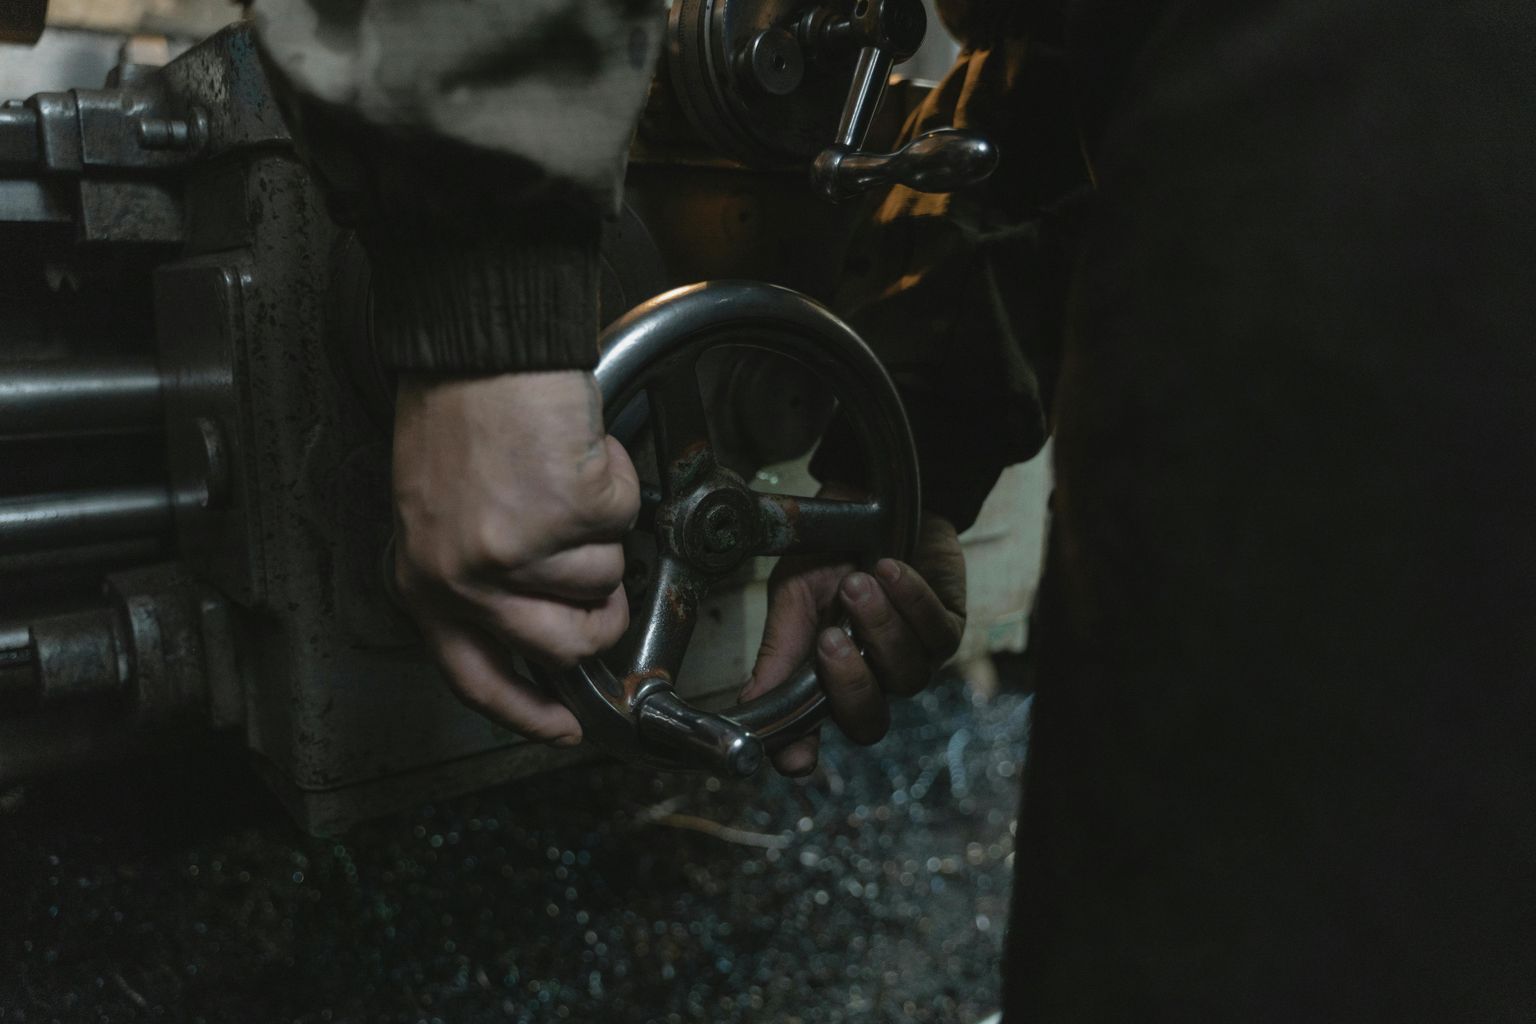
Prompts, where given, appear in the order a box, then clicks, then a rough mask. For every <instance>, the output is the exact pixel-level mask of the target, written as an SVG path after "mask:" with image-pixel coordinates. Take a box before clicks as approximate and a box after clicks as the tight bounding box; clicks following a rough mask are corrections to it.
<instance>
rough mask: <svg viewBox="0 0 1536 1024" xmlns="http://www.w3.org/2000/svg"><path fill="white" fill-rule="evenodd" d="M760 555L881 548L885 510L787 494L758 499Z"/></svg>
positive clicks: (871, 504) (872, 504) (859, 503)
mask: <svg viewBox="0 0 1536 1024" xmlns="http://www.w3.org/2000/svg"><path fill="white" fill-rule="evenodd" d="M757 507H758V516H759V520H760V522H761V526H762V542H761V544H760V545H759V547H758V548H757V552H756V553H757V554H760V555H799V554H809V553H812V552H827V553H833V552H840V551H846V552H849V553H856V552H864V551H871V550H875V549H878V548H880V547H882V546H883V542H884V539H885V528H886V517H887V510H886V508H885V506H884V505H882V504H881V503H880V502H878V501H833V500H831V499H829V498H797V497H795V496H794V495H790V494H760V495H758V496H757Z"/></svg>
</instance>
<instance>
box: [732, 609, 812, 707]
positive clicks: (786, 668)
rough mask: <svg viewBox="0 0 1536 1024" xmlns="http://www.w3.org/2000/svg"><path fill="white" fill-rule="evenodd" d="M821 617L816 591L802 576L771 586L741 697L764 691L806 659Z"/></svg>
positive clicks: (772, 686)
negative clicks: (760, 639)
mask: <svg viewBox="0 0 1536 1024" xmlns="http://www.w3.org/2000/svg"><path fill="white" fill-rule="evenodd" d="M820 619H821V617H820V614H819V611H818V609H817V606H816V598H815V595H814V594H813V593H812V591H811V588H810V586H809V585H807V583H806V581H805V580H803V579H790V580H786V581H785V582H784V583H783V584H782V585H780V586H777V587H774V588H773V590H772V592H771V595H770V597H769V600H768V620H767V622H766V623H764V625H763V642H762V644H761V645H760V646H759V647H758V649H757V661H756V662H755V663H754V664H753V666H752V675H751V678H749V679H748V680H747V685H746V686H745V687H743V689H742V691H741V696H740V699H741V700H750V699H752V698H753V697H757V696H760V695H761V694H764V693H767V692H768V691H769V690H771V689H773V688H774V687H775V686H778V685H779V684H780V683H782V682H784V680H786V679H788V678H789V677H790V675H791V674H792V673H793V672H794V671H795V670H796V669H797V668H799V667H800V666H801V665H803V664H804V663H805V660H806V659H807V658H809V657H810V656H811V649H812V647H813V645H814V644H815V642H816V633H817V628H818V626H819V625H820Z"/></svg>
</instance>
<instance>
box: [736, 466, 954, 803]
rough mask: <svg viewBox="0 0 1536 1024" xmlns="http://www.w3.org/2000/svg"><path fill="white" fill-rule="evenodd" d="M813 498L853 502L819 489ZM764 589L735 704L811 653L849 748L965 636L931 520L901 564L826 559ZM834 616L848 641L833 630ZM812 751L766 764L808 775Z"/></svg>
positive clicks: (945, 544)
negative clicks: (758, 629)
mask: <svg viewBox="0 0 1536 1024" xmlns="http://www.w3.org/2000/svg"><path fill="white" fill-rule="evenodd" d="M820 496H821V497H828V498H856V497H859V496H860V495H859V493H858V492H857V491H856V490H853V489H851V488H847V487H843V486H839V485H835V484H829V485H827V486H826V487H823V488H822V490H821V494H820ZM768 587H769V597H768V621H767V624H766V626H765V627H764V630H763V643H762V647H761V648H760V649H759V651H758V655H757V663H756V664H755V665H754V666H753V668H752V678H751V679H750V680H749V681H748V683H747V685H746V688H745V689H744V690H742V694H741V696H742V699H744V700H746V699H750V698H752V697H756V696H758V695H759V694H761V693H765V692H767V691H768V690H771V689H773V688H774V687H775V686H778V685H780V684H781V683H783V682H784V681H785V680H786V679H788V678H789V677H790V676H791V675H792V674H793V673H794V672H795V671H796V670H797V669H798V668H799V667H800V666H801V665H802V664H804V663H805V661H806V659H807V658H809V657H810V656H811V652H812V649H813V648H814V650H815V657H816V669H817V672H818V674H819V675H820V677H821V682H822V686H823V687H825V689H826V693H827V703H828V705H829V706H830V709H831V713H832V720H833V722H835V723H836V724H837V726H838V727H839V728H840V729H842V730H843V732H844V733H845V734H847V736H848V738H849V739H851V740H853V741H854V742H855V743H861V744H869V743H874V742H875V741H877V740H879V739H880V738H881V737H882V736H884V735H885V733H886V730H887V729H888V728H889V727H890V722H891V714H890V706H889V700H890V698H891V697H909V696H911V695H912V694H914V693H917V692H918V691H919V690H921V689H923V688H924V687H925V686H927V685H928V683H929V682H930V681H931V680H932V678H933V675H934V673H935V672H936V671H938V669H939V667H940V666H942V665H943V664H944V662H946V661H948V660H949V658H950V657H951V656H953V655H954V653H955V651H956V650H957V649H958V648H959V646H960V637H961V635H962V634H963V633H964V632H965V555H964V553H963V552H962V551H961V549H960V540H959V538H958V537H957V536H956V534H955V528H954V526H952V525H951V524H950V523H949V521H948V520H947V519H943V518H940V517H939V516H933V515H925V516H923V522H922V530H921V535H920V537H919V539H918V545H917V551H916V552H915V553H914V555H913V558H912V564H911V565H907V564H906V563H904V562H899V561H897V560H895V559H893V558H885V559H881V560H880V561H879V562H877V563H875V566H874V572H873V573H866V572H857V571H855V570H854V567H853V565H852V564H851V563H849V562H846V561H839V560H837V559H836V558H828V557H824V556H802V557H798V558H784V559H781V560H780V561H779V564H778V565H777V566H776V567H775V568H774V572H773V575H772V577H770V579H769V583H768ZM843 615H846V616H847V617H848V620H849V621H850V622H851V623H852V626H853V639H852V640H850V639H849V638H848V636H847V634H846V633H844V632H843V630H842V629H841V628H840V627H839V626H838V625H836V623H837V622H838V620H839V619H840V618H841V617H842V616H843ZM859 647H863V649H864V653H863V654H860V653H859ZM820 744H821V738H820V736H819V735H811V736H807V737H805V738H803V739H800V740H797V741H795V742H794V743H791V744H790V745H789V746H787V747H785V748H784V749H783V750H781V751H779V752H778V753H777V754H775V755H774V758H773V762H774V766H775V767H777V768H778V770H779V771H780V772H782V773H783V774H785V775H806V774H809V773H810V771H811V770H812V769H814V768H815V767H816V755H817V751H818V749H819V747H820Z"/></svg>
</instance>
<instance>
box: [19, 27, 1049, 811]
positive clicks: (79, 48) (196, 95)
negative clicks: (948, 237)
mask: <svg viewBox="0 0 1536 1024" xmlns="http://www.w3.org/2000/svg"><path fill="white" fill-rule="evenodd" d="M914 6H915V5H913V4H890V5H886V4H882V3H879V2H868V0H857V2H853V0H849V2H846V3H838V2H833V3H829V4H827V5H825V6H816V5H809V6H808V5H805V4H786V3H781V2H771V0H733V2H731V3H723V2H716V3H713V4H703V3H698V2H694V0H677V2H675V3H674V5H673V7H672V10H671V13H670V19H669V27H668V31H669V34H670V38H669V47H668V54H667V56H666V57H665V58H664V60H663V66H662V68H661V69H660V71H659V73H658V78H657V86H656V88H655V89H654V90H653V95H652V99H651V102H650V104H649V107H648V109H647V111H646V114H645V116H644V118H643V122H642V127H641V131H640V133H639V135H638V137H637V139H636V143H635V147H634V152H633V158H632V166H631V170H630V174H629V178H628V182H627V188H626V207H625V210H624V213H623V215H622V217H621V218H620V219H619V220H618V221H617V222H616V223H614V224H613V225H611V229H610V231H609V234H608V238H607V240H606V243H605V257H604V282H603V285H604V287H603V307H604V316H605V318H607V319H612V318H614V317H616V316H618V315H619V314H621V313H622V312H624V311H625V310H627V309H629V308H630V307H632V306H634V305H635V304H637V303H638V302H641V301H643V300H644V299H646V298H649V297H651V296H653V295H655V294H657V293H659V292H661V291H664V290H666V289H668V288H671V287H674V286H677V285H680V284H684V283H689V282H693V281H699V280H706V279H717V278H746V279H755V280H763V281H769V282H774V283H777V284H782V285H785V286H788V287H791V288H795V289H797V290H799V291H802V292H805V293H806V294H808V295H811V296H813V297H817V298H821V299H827V298H829V297H830V294H831V292H832V291H833V289H834V287H835V285H836V283H837V281H838V278H839V274H840V272H841V264H842V256H843V253H844V251H845V249H846V246H847V242H848V238H849V236H850V234H851V232H852V229H853V226H854V223H855V219H856V217H857V216H858V215H859V212H860V207H859V206H858V205H857V204H845V205H829V204H828V203H826V202H825V201H824V200H823V199H822V198H820V197H818V195H817V194H816V193H817V190H820V191H822V192H825V193H827V194H834V195H840V196H848V195H852V194H854V193H856V192H857V191H859V190H861V189H863V188H867V187H871V186H873V185H877V184H879V183H880V182H881V181H884V180H891V179H893V178H895V179H901V180H909V181H916V182H918V183H922V182H923V181H930V182H931V181H937V182H938V183H939V184H940V185H942V184H943V183H944V181H946V180H948V179H949V178H953V177H954V176H955V175H963V174H964V173H967V172H966V168H965V166H964V164H965V161H966V160H968V159H971V158H972V157H974V153H973V152H972V151H971V150H968V149H967V148H966V147H967V146H968V145H970V143H969V142H967V140H963V139H954V140H952V139H948V138H941V139H937V140H935V141H934V143H933V145H931V146H929V148H928V150H925V151H922V152H912V153H908V154H896V155H890V154H887V153H886V152H885V147H884V146H883V145H882V143H883V142H885V141H887V140H889V139H891V138H892V137H893V136H894V135H895V131H896V129H897V127H898V126H899V125H900V123H901V120H902V118H903V117H904V115H905V113H906V111H908V110H910V109H911V107H912V106H913V105H914V104H915V102H916V99H917V98H919V97H920V96H921V93H922V91H923V89H924V88H925V87H924V86H923V85H922V83H921V82H920V81H917V80H915V79H912V78H904V79H896V80H893V84H892V86H891V87H890V88H886V87H885V83H886V80H887V77H888V76H889V75H890V73H891V68H892V65H893V64H894V63H896V62H897V61H899V60H900V59H902V58H903V57H906V56H908V55H910V54H911V52H913V51H918V56H917V58H916V62H918V63H920V62H922V61H924V60H926V61H928V64H927V65H926V66H925V67H924V70H926V71H928V72H929V73H935V72H942V70H944V68H946V67H947V66H948V63H949V60H950V59H952V56H953V52H954V50H953V46H952V44H947V40H943V38H942V35H943V34H942V30H940V29H938V28H937V26H936V23H935V27H934V28H933V29H932V30H930V31H929V32H928V33H927V39H928V40H929V41H930V44H929V46H928V47H927V48H926V49H919V47H918V45H917V44H918V43H920V42H921V41H922V40H923V38H924V34H923V31H922V24H921V18H920V17H919V18H917V21H916V27H915V30H914V16H913V14H912V10H913V8H914ZM45 7H46V4H44V3H42V2H25V0H24V2H21V3H19V4H13V5H10V6H9V7H7V8H6V11H7V17H8V18H9V19H10V21H9V22H8V23H7V24H6V25H4V26H3V27H0V96H15V97H18V98H17V99H15V100H10V101H7V102H5V103H4V104H3V105H0V466H3V469H0V784H5V783H9V782H14V781H18V780H23V779H25V778H27V777H29V776H32V775H36V774H39V773H43V772H49V771H56V770H59V769H63V768H69V767H72V766H77V765H83V764H87V763H92V762H99V761H101V760H104V759H111V758H118V757H123V756H126V755H130V754H132V753H133V752H134V751H135V750H141V749H144V748H145V747H147V746H152V747H156V748H164V747H166V746H168V745H174V744H177V743H182V742H187V741H189V740H191V739H195V738H199V737H203V736H205V735H207V734H209V733H215V734H219V735H221V736H224V737H227V741H228V742H231V743H237V744H241V745H243V746H244V747H246V748H247V749H248V750H249V751H250V752H251V754H252V755H253V756H252V762H253V764H254V765H255V766H256V768H257V770H258V771H260V772H261V773H262V774H263V775H264V776H265V777H266V778H267V779H268V780H269V782H270V783H271V784H272V786H273V788H274V789H275V791H276V792H277V793H278V794H279V796H280V797H281V798H282V799H283V800H284V802H285V803H286V805H287V806H288V807H289V809H290V810H291V812H292V813H293V814H294V816H295V817H296V819H297V820H298V821H299V822H300V823H301V824H302V825H304V826H305V827H306V828H308V829H310V830H311V831H315V832H329V831H334V830H336V829H339V828H342V827H344V826H345V825H346V824H348V823H350V822H352V821H356V820H358V819H360V818H364V817H368V816H371V815H375V814H380V813H384V812H386V811H389V810H391V809H394V808H397V807H400V806H404V805H407V804H409V803H411V802H414V801H420V800H423V799H428V798H431V797H433V796H439V795H446V794H448V793H453V792H462V791H465V790H468V789H472V788H475V787H479V786H482V785H486V784H489V783H491V782H495V781H499V780H503V779H506V778H508V777H510V776H513V775H517V774H520V773H527V772H531V771H535V770H540V769H543V768H546V767H550V766H552V765H555V764H558V763H563V762H567V761H570V760H572V759H574V758H578V757H580V756H582V755H581V754H580V753H579V752H577V753H571V752H556V751H552V750H550V749H547V748H544V747H539V746H534V745H529V744H525V743H522V742H521V741H520V740H518V738H517V737H515V736H514V735H512V734H510V733H508V732H507V731H505V730H503V729H501V728H499V727H497V726H495V725H493V724H491V723H490V722H488V721H486V720H485V719H483V718H481V717H480V716H478V715H476V714H474V713H473V712H471V711H469V710H467V709H465V708H464V707H462V706H461V705H459V704H458V703H457V702H456V701H455V700H454V698H453V697H452V696H451V695H450V693H449V692H448V690H447V689H446V687H445V686H444V685H443V684H442V683H441V681H440V679H438V678H437V671H436V669H435V667H434V666H433V664H432V663H431V661H430V659H429V658H428V657H427V655H426V652H425V650H424V649H423V648H422V646H421V645H420V643H419V642H418V641H417V639H416V637H415V633H414V630H413V628H412V626H411V624H410V622H409V620H408V619H406V618H405V617H404V616H403V615H402V614H401V613H400V612H399V611H398V610H397V609H396V608H395V607H394V605H393V604H392V603H391V601H390V599H389V596H388V590H387V587H386V584H385V569H384V566H385V564H386V556H385V550H386V546H387V543H388V540H389V536H390V531H391V519H390V503H389V480H388V472H389V462H388V451H389V431H390V416H391V382H390V380H389V379H388V376H387V374H386V373H385V372H384V371H383V369H382V368H381V367H380V366H379V365H378V363H377V362H376V361H375V360H374V358H373V349H372V345H371V341H370V337H369V318H370V309H371V299H370V293H369V284H368V280H369V275H368V267H367V262H366V259H365V257H364V254H363V252H362V249H361V247H360V246H359V245H358V244H357V243H356V241H355V239H353V238H352V237H351V236H350V234H349V233H347V232H345V231H343V230H340V229H338V228H337V227H336V226H335V225H334V224H333V223H332V222H331V220H330V219H329V217H328V216H327V215H326V212H325V209H324V206H323V203H322V202H321V197H320V195H319V193H318V190H317V189H316V187H315V185H314V183H313V182H312V181H311V179H310V178H309V176H308V174H307V173H306V171H305V170H304V168H303V166H302V165H301V164H300V163H299V161H298V159H297V157H296V155H295V153H294V151H293V147H292V143H291V140H290V138H289V136H288V133H287V130H286V128H285V126H284V124H283V122H282V119H281V117H280V116H279V114H278V112H277V109H276V106H275V105H274V103H273V101H272V98H271V92H270V87H269V85H268V82H267V80H266V77H265V75H264V74H263V71H262V68H261V65H260V62H259V61H258V59H257V55H256V52H255V50H254V47H253V44H252V40H251V37H250V34H249V30H248V28H247V27H245V26H244V25H242V24H240V23H238V22H237V23H235V24H233V25H229V26H227V27H222V28H221V27H220V26H221V25H223V23H224V22H226V21H228V20H229V19H230V18H231V17H232V16H233V15H235V14H237V13H238V11H237V10H236V9H234V8H231V7H229V6H227V5H225V4H222V3H215V2H206V0H121V2H114V3H94V2H93V3H88V4H87V3H66V2H59V0H56V2H55V4H54V8H53V10H52V11H51V12H50V18H51V24H52V25H53V26H54V27H50V28H48V29H47V30H46V31H45V30H44V29H43V23H42V17H43V14H44V9H45ZM916 10H917V12H918V15H920V14H921V7H920V6H919V7H916ZM12 12H14V13H12ZM70 26H74V27H70ZM209 33H211V35H208V34H209ZM204 35H208V38H206V39H203V41H201V42H194V40H196V39H198V38H200V37H202V36H204ZM32 40H36V42H35V43H33V42H32ZM909 67H910V65H909ZM19 97H26V98H25V99H21V98H19ZM813 164H814V165H816V167H817V170H818V173H817V176H816V185H815V188H814V189H813V186H812V183H811V178H810V175H809V174H808V170H809V169H810V168H811V166H812V165H813ZM925 176H926V177H925ZM704 387H705V390H706V395H707V401H708V403H709V405H710V406H711V408H712V409H713V410H714V414H715V429H716V431H717V432H718V436H717V437H716V438H715V441H716V443H717V446H718V448H719V449H720V450H721V451H722V452H724V453H727V457H728V458H729V459H730V461H731V463H732V465H733V466H734V467H736V468H738V469H740V470H741V471H743V472H744V473H746V474H748V475H749V478H755V479H757V480H760V481H761V482H762V483H763V484H764V485H765V487H766V488H767V489H772V490H778V491H789V492H796V491H797V489H798V492H800V493H809V492H810V490H811V489H812V488H813V487H814V484H813V483H812V482H811V481H810V480H809V478H808V476H807V475H806V473H805V470H804V462H805V455H806V453H807V452H808V451H809V450H810V448H811V447H812V446H813V445H814V443H815V440H816V438H817V436H818V434H819V432H820V430H821V428H822V426H823V425H824V424H825V422H826V420H827V419H828V418H829V417H830V415H831V413H832V408H833V403H832V399H831V396H830V394H829V393H827V392H826V390H825V389H824V387H823V386H822V384H821V382H820V381H818V380H817V379H816V378H815V376H814V375H812V374H808V373H807V372H806V371H805V370H804V369H803V368H802V367H800V366H799V365H797V364H794V363H792V362H788V361H786V360H781V359H775V358H773V357H770V356H766V355H764V356H760V357H757V358H747V359H733V360H727V361H720V362H719V363H717V364H716V365H714V366H712V367H709V368H707V369H706V370H705V372H704ZM1038 467H1039V461H1038V460H1037V462H1036V463H1035V464H1032V466H1031V467H1020V468H1015V469H1014V470H1011V471H1010V472H1009V473H1007V474H1005V476H1004V477H1003V479H1002V481H1001V482H1000V483H999V485H998V487H997V489H996V491H995V492H994V493H993V495H992V497H991V499H990V500H989V502H988V506H987V508H986V509H985V510H984V511H983V514H982V517H981V519H980V521H979V522H978V523H977V525H976V526H975V527H974V528H973V529H972V530H971V531H969V532H968V533H967V535H966V537H965V542H966V545H967V549H968V553H969V554H970V555H971V558H970V566H971V623H970V629H969V632H968V634H967V638H966V642H965V646H964V648H963V650H962V652H961V657H962V658H963V659H968V660H976V659H978V658H981V657H983V656H984V655H985V653H986V652H987V651H989V650H1001V649H1015V650H1016V649H1018V648H1019V647H1020V646H1021V645H1022V642H1023V637H1024V620H1025V615H1026V612H1027V608H1028V605H1029V602H1030V599H1031V596H1032V593H1031V592H1032V581H1033V580H1034V578H1035V575H1036V570H1037V567H1038V562H1039V553H1040V540H1041V535H1042V533H1043V515H1044V492H1045V488H1046V483H1045V480H1044V478H1043V470H1042V469H1040V468H1038ZM632 563H633V564H632V572H634V573H635V575H634V577H633V578H632V579H631V580H630V584H631V586H632V587H633V588H643V587H644V585H645V580H644V578H643V577H644V572H645V568H644V564H643V560H642V559H638V558H636V559H632ZM767 568H768V565H766V564H764V560H757V561H756V562H751V563H749V564H747V565H745V566H743V567H742V568H741V570H740V572H739V573H738V574H737V575H736V576H734V577H733V578H732V579H731V581H730V585H729V586H728V587H726V588H724V590H723V591H722V592H719V593H717V594H716V595H714V597H713V598H712V599H711V601H710V602H709V604H708V605H707V606H706V608H705V610H704V614H703V615H702V616H701V617H700V620H699V625H698V629H697V632H696V633H695V636H694V640H693V643H692V645H691V647H690V650H689V654H688V660H687V661H686V662H685V665H684V669H683V672H682V673H681V678H682V679H683V681H684V693H685V694H688V695H689V696H690V697H692V698H694V699H697V700H700V701H701V702H706V703H707V702H708V701H709V700H710V698H711V697H721V698H728V697H729V696H730V695H731V694H733V693H734V691H735V690H736V689H737V688H738V687H739V685H740V683H741V682H742V681H743V680H744V678H745V676H746V673H747V671H748V669H749V668H750V666H751V663H752V659H753V657H754V655H755V652H756V647H757V642H758V638H759V636H760V631H761V621H762V615H763V606H764V592H763V586H762V581H763V579H764V578H765V577H766V573H767ZM977 664H978V665H982V664H984V661H977ZM978 670H980V669H978Z"/></svg>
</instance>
